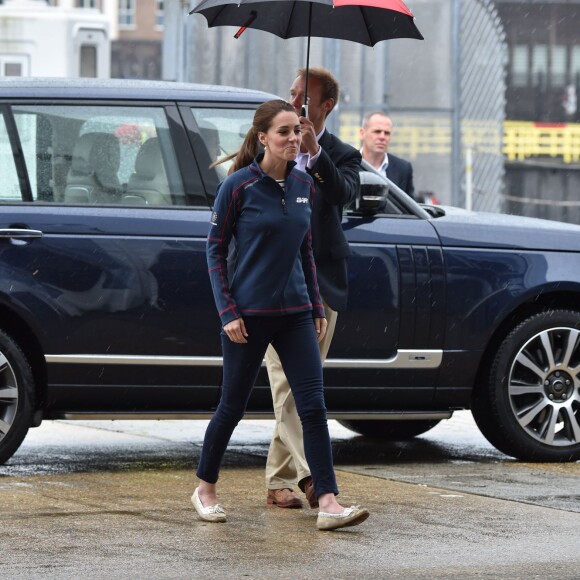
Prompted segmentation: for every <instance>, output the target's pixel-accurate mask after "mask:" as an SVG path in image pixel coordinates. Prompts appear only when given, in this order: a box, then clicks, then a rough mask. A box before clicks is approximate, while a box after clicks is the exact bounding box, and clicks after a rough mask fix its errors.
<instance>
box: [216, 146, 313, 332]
mask: <svg viewBox="0 0 580 580" xmlns="http://www.w3.org/2000/svg"><path fill="white" fill-rule="evenodd" d="M260 159H261V157H258V158H256V160H254V162H253V163H252V164H251V165H249V166H248V167H244V168H242V169H240V170H239V171H236V172H235V173H232V174H231V175H229V176H228V177H227V178H226V179H225V180H224V181H223V182H222V183H221V184H220V186H219V187H218V191H217V195H216V200H215V205H214V212H213V214H212V218H211V226H210V231H209V235H208V239H207V262H208V267H209V276H210V280H211V285H212V289H213V294H214V299H215V302H216V306H217V309H218V312H219V315H220V318H221V321H222V325H224V326H225V325H226V324H227V323H228V322H231V321H232V320H235V319H236V318H240V317H244V316H281V315H285V314H295V313H298V312H306V311H309V310H312V311H313V317H316V318H323V317H324V308H323V306H322V299H321V297H320V293H319V291H318V284H317V281H316V267H315V265H314V257H313V254H312V244H311V237H310V213H311V196H312V195H313V194H314V186H313V182H312V178H311V177H310V176H309V175H307V174H306V173H303V172H302V171H299V170H298V169H296V168H295V167H294V163H291V164H289V172H288V174H287V176H286V183H285V190H284V189H282V187H280V185H279V184H278V183H276V181H275V180H274V179H272V178H271V177H270V176H268V175H266V174H265V173H264V172H263V171H262V170H261V169H260V166H259V165H258V161H259V160H260ZM232 238H234V240H235V244H236V252H237V257H236V262H235V265H234V268H233V273H232V276H231V280H230V279H228V263H227V260H228V248H229V245H230V241H231V240H232ZM231 270H232V268H230V271H231Z"/></svg>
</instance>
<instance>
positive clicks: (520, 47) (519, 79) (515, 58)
mask: <svg viewBox="0 0 580 580" xmlns="http://www.w3.org/2000/svg"><path fill="white" fill-rule="evenodd" d="M528 69H529V64H528V46H527V44H516V45H515V46H514V47H513V48H512V86H514V87H527V86H528Z"/></svg>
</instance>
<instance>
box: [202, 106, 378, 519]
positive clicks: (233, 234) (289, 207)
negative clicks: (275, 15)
mask: <svg viewBox="0 0 580 580" xmlns="http://www.w3.org/2000/svg"><path fill="white" fill-rule="evenodd" d="M300 143H301V133H300V122H299V120H298V116H297V114H296V112H295V111H294V108H293V107H292V105H290V104H289V103H286V102H285V101H282V100H273V101H268V102H267V103H264V104H262V105H261V106H260V107H259V108H258V109H257V111H256V113H255V115H254V121H253V125H252V128H251V129H250V130H249V131H248V134H247V135H246V138H245V140H244V143H243V144H242V147H241V149H240V151H239V152H238V153H237V154H235V155H234V156H231V157H230V158H231V159H234V164H233V166H232V170H231V171H232V172H231V173H230V175H229V176H228V177H227V178H226V179H225V180H224V182H223V183H222V184H221V185H220V187H219V189H218V193H217V197H216V201H215V206H214V212H213V215H212V219H211V227H210V232H209V236H208V241H207V259H208V266H209V274H210V280H211V284H212V289H213V293H214V298H215V302H216V306H217V309H218V312H219V316H220V318H221V322H222V325H223V329H222V332H221V341H222V351H223V385H222V395H221V399H220V402H219V405H218V407H217V409H216V412H215V414H214V416H213V418H212V420H211V421H210V423H209V425H208V428H207V431H206V434H205V438H204V442H203V449H202V453H201V457H200V462H199V466H198V468H197V476H198V477H199V479H200V483H199V487H198V488H196V490H195V492H194V494H193V496H192V502H193V505H194V506H195V509H196V511H197V513H198V514H199V516H200V518H201V519H202V520H205V521H212V522H224V521H226V514H225V510H224V509H223V507H222V506H221V505H220V504H219V503H218V499H217V485H216V484H217V480H218V476H219V469H220V465H221V461H222V458H223V456H224V454H225V451H226V448H227V445H228V443H229V440H230V437H231V435H232V433H233V431H234V429H235V427H236V425H237V424H238V422H239V421H240V420H241V419H242V417H243V415H244V412H245V409H246V405H247V402H248V399H249V397H250V393H251V391H252V388H253V386H254V383H255V381H256V377H257V375H258V371H259V370H260V367H261V364H262V360H263V358H264V353H265V352H266V349H267V347H268V345H269V344H270V343H272V344H273V345H274V347H275V348H276V351H277V352H278V354H279V355H280V360H281V362H282V365H283V367H284V371H285V372H286V376H287V377H288V380H289V383H290V386H291V388H292V392H293V394H294V397H295V399H296V406H297V409H298V413H299V415H300V419H301V422H302V426H303V432H304V448H305V453H306V458H307V460H308V464H309V466H310V470H311V472H312V479H313V483H314V489H315V492H316V495H317V497H318V500H319V505H320V512H319V514H318V519H317V527H318V529H321V530H331V529H336V528H341V527H345V526H354V525H357V524H360V523H361V522H363V521H364V520H366V518H367V517H368V515H369V512H368V511H367V510H366V509H363V508H359V507H355V506H352V507H350V508H344V507H342V506H341V505H340V504H339V503H338V502H337V500H336V497H335V496H336V495H337V494H338V488H337V485H336V478H335V474H334V468H333V465H332V450H331V445H330V436H329V434H328V425H327V421H326V407H325V404H324V395H323V382H322V365H321V362H320V354H319V351H318V346H317V341H318V340H321V339H322V338H323V337H324V334H325V331H326V320H325V318H324V309H323V306H322V300H321V298H320V295H319V292H318V285H317V282H316V268H315V265H314V259H313V256H312V248H311V243H310V242H311V240H310V229H309V225H310V211H311V199H310V198H311V195H312V193H313V191H314V189H313V183H312V179H311V177H310V176H309V175H307V174H306V173H303V172H301V171H299V170H297V169H296V168H295V167H294V165H295V163H294V160H295V159H296V156H297V155H298V151H299V149H300ZM260 146H261V148H263V153H259V150H260ZM232 240H233V241H234V243H235V248H236V259H235V263H234V264H229V263H228V249H229V246H230V242H231V241H232ZM228 267H229V269H228ZM230 274H231V276H230Z"/></svg>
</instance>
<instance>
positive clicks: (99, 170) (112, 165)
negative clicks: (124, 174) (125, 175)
mask: <svg viewBox="0 0 580 580" xmlns="http://www.w3.org/2000/svg"><path fill="white" fill-rule="evenodd" d="M89 135H94V137H93V146H92V148H91V154H90V164H91V167H92V168H93V171H94V173H95V177H96V178H97V179H98V181H99V182H100V183H101V185H102V186H103V187H109V188H113V189H117V188H119V175H118V172H119V165H120V163H121V147H120V145H119V139H117V137H115V135H112V134H111V133H89Z"/></svg>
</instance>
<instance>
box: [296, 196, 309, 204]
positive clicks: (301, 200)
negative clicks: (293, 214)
mask: <svg viewBox="0 0 580 580" xmlns="http://www.w3.org/2000/svg"><path fill="white" fill-rule="evenodd" d="M308 202H309V199H308V198H307V197H297V198H296V203H308Z"/></svg>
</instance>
